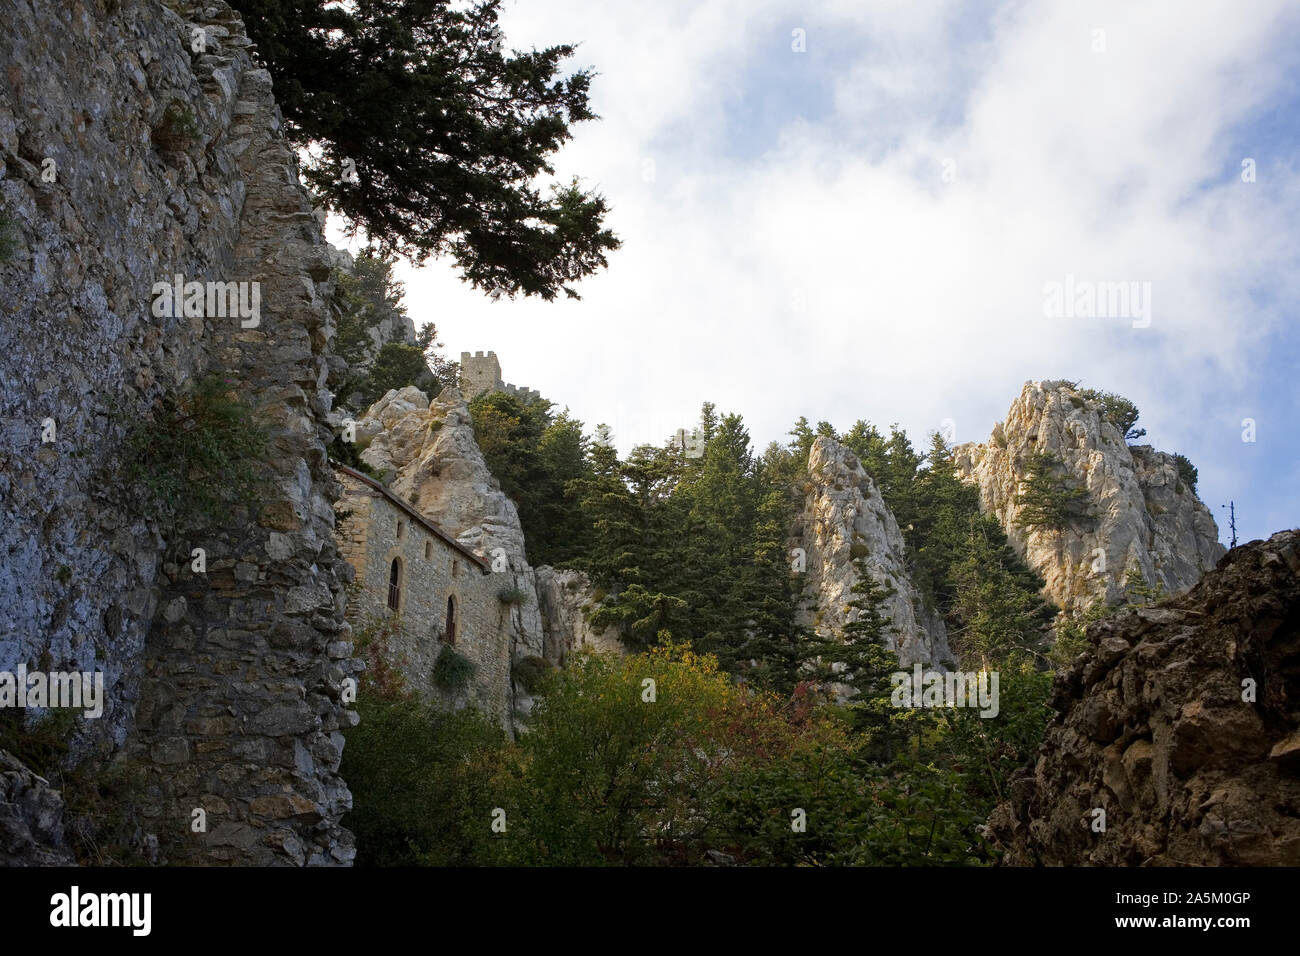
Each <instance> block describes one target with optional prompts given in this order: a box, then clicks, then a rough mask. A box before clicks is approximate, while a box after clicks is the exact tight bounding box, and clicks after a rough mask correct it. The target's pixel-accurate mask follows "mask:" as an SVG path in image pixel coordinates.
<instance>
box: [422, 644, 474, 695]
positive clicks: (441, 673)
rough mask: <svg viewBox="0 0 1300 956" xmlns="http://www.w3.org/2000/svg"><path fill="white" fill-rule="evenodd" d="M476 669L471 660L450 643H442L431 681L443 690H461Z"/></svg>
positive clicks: (472, 677) (466, 685)
mask: <svg viewBox="0 0 1300 956" xmlns="http://www.w3.org/2000/svg"><path fill="white" fill-rule="evenodd" d="M476 670H477V668H476V667H475V666H474V662H473V661H471V660H470V659H469V658H468V657H466V656H465V655H464V654H462V653H460V651H458V650H456V648H454V647H452V646H451V645H450V644H444V645H443V648H442V653H440V654H439V655H438V660H437V662H436V663H435V664H434V665H433V682H434V683H435V684H437V685H438V686H439V687H441V688H442V689H443V690H463V689H464V688H466V687H468V686H469V682H470V681H471V680H473V679H474V672H475V671H476Z"/></svg>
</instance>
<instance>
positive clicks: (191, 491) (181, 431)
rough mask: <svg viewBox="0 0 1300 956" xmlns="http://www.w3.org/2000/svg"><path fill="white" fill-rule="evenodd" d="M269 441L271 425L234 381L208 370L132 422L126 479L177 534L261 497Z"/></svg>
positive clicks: (215, 521) (149, 509) (202, 526)
mask: <svg viewBox="0 0 1300 956" xmlns="http://www.w3.org/2000/svg"><path fill="white" fill-rule="evenodd" d="M269 445H270V435H269V433H268V431H267V430H266V428H265V427H264V426H262V425H261V424H259V423H258V421H257V420H256V419H255V417H254V415H253V412H252V410H251V409H250V408H249V407H248V406H246V405H244V404H243V403H242V402H240V401H239V400H238V399H237V398H235V397H234V394H233V392H232V391H231V386H230V385H229V384H228V383H226V382H224V381H222V379H221V378H219V377H217V376H205V377H204V378H202V379H199V380H198V381H197V382H196V383H195V384H194V387H193V388H192V389H191V390H190V391H188V392H182V393H178V394H171V395H167V396H165V397H164V398H163V399H162V400H161V402H160V403H159V407H158V408H157V410H156V411H155V413H154V415H153V417H152V418H150V419H147V420H145V421H141V422H138V423H136V424H134V425H133V426H132V427H131V428H130V430H129V431H128V433H127V436H126V440H125V448H124V454H123V456H122V460H123V461H124V462H125V464H124V466H123V469H124V475H123V478H124V481H125V484H126V485H127V486H128V489H129V493H130V494H131V495H133V496H134V497H135V499H136V503H137V505H138V506H139V507H140V508H141V509H142V510H143V511H145V512H146V513H147V514H149V515H151V516H153V517H156V518H157V519H158V520H159V521H160V522H161V523H163V524H164V525H170V530H171V532H172V534H173V535H176V534H186V533H192V532H197V531H202V530H204V529H206V528H209V527H212V526H214V525H217V524H219V523H220V522H221V521H223V520H225V519H228V517H229V516H230V514H231V511H232V510H233V509H236V508H239V507H247V508H252V507H254V506H255V505H256V504H257V501H258V498H259V496H260V495H261V493H262V491H263V488H264V483H265V476H266V468H265V464H264V462H265V460H266V457H267V455H268V449H269Z"/></svg>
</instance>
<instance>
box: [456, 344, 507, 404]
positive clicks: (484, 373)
mask: <svg viewBox="0 0 1300 956" xmlns="http://www.w3.org/2000/svg"><path fill="white" fill-rule="evenodd" d="M502 384H503V383H502V381H501V363H500V362H499V361H497V353H496V352H488V353H487V354H486V355H484V354H483V353H482V352H475V353H474V354H473V355H471V354H470V353H469V352H461V353H460V390H461V393H462V394H464V395H465V396H466V397H467V398H474V397H476V396H478V395H482V394H483V393H484V392H491V391H494V390H496V389H499V388H500V387H501V386H502Z"/></svg>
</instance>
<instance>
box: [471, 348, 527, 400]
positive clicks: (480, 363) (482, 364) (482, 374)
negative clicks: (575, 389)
mask: <svg viewBox="0 0 1300 956" xmlns="http://www.w3.org/2000/svg"><path fill="white" fill-rule="evenodd" d="M460 391H461V394H462V395H464V396H465V397H466V398H477V397H478V396H479V395H483V394H485V393H487V392H505V393H506V394H507V395H511V396H513V397H515V398H517V399H519V400H520V401H521V402H524V403H528V402H535V401H537V400H538V399H539V398H541V397H542V396H541V393H540V392H536V391H534V390H533V389H531V388H525V387H524V386H522V385H512V384H510V383H509V382H505V381H503V380H502V378H501V363H500V361H498V359H497V353H496V352H474V353H473V354H470V353H469V352H461V353H460Z"/></svg>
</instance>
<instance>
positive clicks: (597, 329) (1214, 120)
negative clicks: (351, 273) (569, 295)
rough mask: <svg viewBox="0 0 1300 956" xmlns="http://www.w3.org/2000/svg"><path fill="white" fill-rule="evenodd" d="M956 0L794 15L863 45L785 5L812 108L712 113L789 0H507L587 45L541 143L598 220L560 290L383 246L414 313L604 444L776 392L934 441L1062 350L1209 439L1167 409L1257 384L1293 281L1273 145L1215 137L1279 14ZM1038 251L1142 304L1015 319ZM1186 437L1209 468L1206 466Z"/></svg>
mask: <svg viewBox="0 0 1300 956" xmlns="http://www.w3.org/2000/svg"><path fill="white" fill-rule="evenodd" d="M963 11H964V12H965V15H966V16H969V10H968V8H965V6H964V5H954V4H930V5H924V4H910V3H902V2H891V3H885V4H873V5H869V6H868V7H865V8H864V7H861V6H860V5H859V4H858V3H849V2H847V0H846V2H844V3H840V4H837V5H834V6H832V7H829V8H826V9H825V10H823V11H822V12H821V13H819V17H820V20H819V21H818V23H819V24H820V29H822V30H823V31H825V30H827V29H831V30H835V31H838V30H843V31H844V34H843V36H844V37H852V38H853V41H854V44H853V45H857V42H858V40H859V39H860V41H861V42H860V46H861V49H860V50H856V49H855V50H854V51H853V52H852V55H849V54H847V53H845V52H844V51H843V49H842V48H843V47H845V46H847V45H849V44H847V43H845V42H841V43H839V44H838V45H835V44H832V43H831V42H830V40H831V39H834V37H827V36H826V34H825V33H824V32H823V33H821V34H819V33H817V32H816V30H817V29H818V26H817V25H815V24H810V25H808V29H809V43H808V47H809V52H808V53H806V54H802V55H803V56H807V57H817V56H821V55H824V54H823V53H822V52H820V51H825V50H827V49H829V48H830V47H832V46H834V47H835V49H836V51H837V53H836V59H835V60H834V61H833V62H815V63H813V66H814V67H815V69H816V70H818V71H821V75H822V76H824V77H828V78H829V83H828V87H827V91H826V96H827V103H826V104H822V106H824V107H825V108H824V109H821V110H813V111H811V112H810V115H813V116H816V117H818V118H817V119H813V120H809V119H804V118H801V117H799V116H790V117H788V118H785V117H783V118H782V122H780V123H779V124H777V126H778V129H779V135H776V136H775V137H774V138H772V139H771V141H770V142H764V141H762V139H761V138H760V134H758V133H756V134H755V136H754V138H753V139H752V140H751V141H742V142H734V141H733V142H728V141H727V139H726V134H727V131H730V134H731V135H734V134H735V132H736V131H735V130H734V129H732V128H731V127H730V126H729V125H728V123H727V122H726V118H727V117H728V115H729V114H728V110H729V109H730V108H732V107H734V105H735V104H736V102H737V101H738V100H739V98H741V97H742V96H749V97H751V98H753V97H754V96H755V95H756V92H761V91H756V90H755V89H751V88H749V87H750V86H751V85H754V84H757V85H758V86H760V87H761V85H762V83H763V76H764V75H765V69H766V68H767V67H768V66H769V65H770V71H771V73H772V75H774V76H780V75H784V74H783V73H782V72H781V68H782V67H784V66H785V65H786V64H783V63H780V62H777V61H775V60H773V59H772V58H773V57H776V56H798V55H800V54H794V53H791V52H790V51H789V45H788V37H789V31H790V29H791V28H792V27H793V26H802V25H803V24H802V23H801V22H800V18H799V17H798V16H797V15H796V14H797V11H794V12H791V13H787V8H784V7H783V6H781V5H778V4H775V3H763V4H754V3H742V2H739V0H736V2H717V3H708V4H695V3H686V2H681V3H666V4H628V5H625V4H607V5H601V6H598V7H592V6H591V5H590V4H586V3H580V2H555V3H528V4H523V3H520V4H516V5H514V6H510V7H508V8H507V10H506V14H505V26H506V34H507V38H508V41H509V42H510V43H511V44H513V45H516V46H529V45H534V44H535V45H538V46H542V45H547V44H550V43H557V42H567V41H571V40H581V41H583V46H582V47H581V49H580V51H579V55H578V57H577V58H576V61H575V65H577V66H584V65H587V64H591V65H594V66H595V67H596V68H597V69H598V70H599V72H600V74H601V75H600V76H599V77H598V78H597V80H596V83H595V90H594V100H595V106H596V109H597V111H598V112H600V113H601V114H602V116H603V119H602V120H601V121H600V122H599V123H597V124H587V125H586V126H585V127H579V128H578V129H577V130H576V133H577V138H576V140H575V141H574V142H573V143H572V144H570V146H569V147H567V148H566V149H565V151H564V155H563V157H562V158H561V159H560V160H559V162H558V164H557V165H558V166H559V167H560V172H561V173H562V174H569V173H572V172H578V173H580V174H582V175H584V176H585V177H587V178H588V180H589V182H591V183H594V184H596V185H597V186H598V187H599V188H601V189H602V191H604V192H605V193H606V194H607V196H608V197H609V199H610V201H611V202H612V204H613V206H614V211H613V215H612V218H611V224H612V226H613V227H614V228H615V230H616V231H617V232H618V233H619V234H620V235H621V237H622V238H623V240H624V248H623V249H621V250H619V251H618V252H616V253H614V255H613V256H612V261H611V266H610V269H609V270H608V271H607V272H606V273H604V274H602V275H599V276H596V277H594V278H592V279H590V280H588V281H586V282H585V283H583V284H582V287H581V289H580V291H581V292H582V294H583V297H584V298H583V301H582V302H579V303H574V302H556V303H541V302H532V301H517V302H513V303H512V302H499V303H491V302H489V301H487V300H486V299H484V298H483V297H482V296H481V295H479V294H477V293H475V292H474V291H473V290H471V289H469V288H468V287H467V286H464V285H462V284H461V283H459V281H458V280H457V279H456V278H455V277H454V275H453V273H452V271H451V269H450V266H449V265H447V264H442V263H434V264H431V265H430V266H429V267H428V268H426V269H424V270H422V271H421V272H419V273H414V274H408V275H406V276H405V278H406V281H407V288H408V304H409V305H410V306H411V309H412V313H413V315H414V316H415V317H416V319H417V321H425V320H432V321H435V322H437V324H438V328H439V330H440V332H441V334H442V337H443V339H444V341H446V342H447V343H448V345H449V347H450V351H451V352H452V353H453V357H456V356H458V353H459V351H460V350H461V349H466V350H471V351H472V350H475V349H493V350H495V351H496V352H497V353H498V355H499V356H500V358H501V361H502V365H503V369H504V371H505V375H506V377H507V378H508V379H510V380H511V381H514V382H516V383H519V384H528V385H530V386H531V387H534V388H538V389H540V390H541V391H542V393H543V394H545V395H546V396H547V397H549V398H551V399H552V400H554V401H556V402H558V403H559V404H561V405H566V404H567V405H569V406H570V407H571V408H572V409H573V410H574V412H575V413H576V414H577V415H578V416H579V417H581V418H583V419H584V420H585V421H587V423H588V424H589V425H594V424H595V423H596V422H598V421H607V422H609V423H610V424H612V425H613V426H614V428H615V431H616V440H617V441H618V444H619V445H620V447H622V448H624V449H625V450H626V448H627V447H629V446H630V445H631V444H632V443H634V442H640V441H654V442H658V441H660V440H662V439H663V438H664V437H666V436H667V434H668V433H669V432H670V431H671V430H672V428H674V427H676V426H677V425H678V424H689V423H690V422H691V421H692V420H693V419H694V417H695V415H696V413H697V411H698V407H699V403H700V402H701V401H702V400H704V399H710V400H713V401H715V402H717V403H718V405H719V407H720V408H721V409H723V410H735V411H740V412H742V413H744V415H745V417H746V420H747V422H748V424H749V426H750V431H751V434H752V435H753V437H754V439H755V441H756V442H758V443H759V445H760V447H761V446H762V445H763V444H765V443H766V442H767V441H768V440H770V439H772V438H781V437H783V435H784V432H785V431H786V429H787V428H788V427H789V425H790V423H791V422H793V420H794V419H795V418H796V417H797V416H799V415H801V414H806V415H808V416H809V417H810V418H812V419H813V420H817V419H819V418H828V419H831V420H833V421H835V422H836V423H837V424H840V425H845V426H847V425H848V424H850V423H851V422H852V421H853V420H854V419H855V418H858V417H865V418H870V419H872V420H874V421H876V422H877V423H878V424H882V425H883V424H888V423H889V422H890V421H894V420H898V421H900V422H901V423H903V424H904V425H905V426H906V427H908V429H909V431H910V432H911V433H912V434H913V438H914V440H915V441H917V442H918V443H922V442H923V441H924V438H923V435H924V432H925V431H926V430H928V429H930V428H933V427H937V425H938V423H939V422H940V421H941V420H942V419H944V418H953V419H955V420H956V422H957V426H958V440H971V439H979V440H982V439H984V438H986V437H987V434H988V431H989V429H990V427H991V425H992V423H993V422H994V421H995V420H997V419H998V418H1000V417H1001V416H1002V415H1003V414H1004V413H1005V410H1006V407H1007V405H1008V404H1009V403H1010V401H1011V399H1012V398H1013V397H1014V395H1015V394H1016V393H1017V392H1018V390H1019V388H1020V385H1021V383H1022V382H1023V381H1025V380H1026V379H1029V378H1049V377H1067V378H1081V379H1083V380H1084V381H1085V382H1086V383H1087V384H1091V385H1095V386H1097V387H1102V388H1108V389H1113V390H1116V391H1120V392H1122V393H1124V394H1128V395H1129V396H1130V397H1132V398H1133V399H1134V400H1135V401H1136V402H1137V403H1138V404H1139V406H1140V407H1141V408H1142V409H1143V417H1144V423H1147V424H1148V427H1150V428H1151V429H1152V433H1153V436H1154V435H1156V434H1157V432H1158V431H1159V430H1160V429H1164V430H1165V433H1171V432H1177V433H1178V434H1180V435H1182V436H1185V437H1186V438H1187V440H1188V442H1189V444H1188V445H1187V446H1186V449H1187V450H1188V451H1189V454H1193V458H1194V459H1195V457H1196V454H1195V453H1196V452H1198V451H1199V453H1201V454H1202V455H1203V456H1212V455H1213V454H1217V452H1214V451H1212V449H1214V448H1217V447H1218V445H1217V444H1216V443H1215V441H1217V439H1216V440H1215V441H1211V440H1210V439H1209V438H1206V437H1204V436H1201V437H1199V438H1198V435H1197V434H1196V433H1194V432H1193V433H1190V434H1189V432H1190V429H1188V428H1187V426H1186V423H1187V422H1188V421H1189V420H1192V421H1204V422H1215V423H1218V422H1226V423H1227V425H1226V426H1224V427H1227V426H1230V425H1232V424H1233V423H1234V422H1235V421H1238V420H1239V418H1240V415H1239V414H1238V412H1237V411H1236V409H1237V408H1238V406H1239V405H1241V404H1242V403H1243V402H1244V403H1246V404H1249V403H1250V402H1251V401H1252V400H1253V399H1251V398H1250V396H1251V395H1252V394H1258V393H1259V392H1260V390H1262V388H1263V386H1262V385H1260V384H1259V383H1257V382H1252V381H1251V379H1250V376H1249V374H1248V371H1249V367H1248V358H1249V357H1250V355H1251V354H1252V353H1251V351H1250V349H1251V347H1252V343H1254V342H1255V341H1257V340H1258V339H1259V338H1261V337H1262V336H1264V335H1265V334H1267V333H1268V332H1269V330H1270V329H1271V328H1273V326H1274V325H1275V324H1276V322H1277V321H1278V316H1277V315H1274V314H1271V313H1269V312H1267V311H1261V310H1260V309H1259V308H1258V306H1257V305H1254V304H1252V302H1251V301H1250V299H1249V295H1250V293H1251V291H1252V290H1254V289H1256V288H1258V287H1259V286H1260V285H1264V286H1268V287H1271V288H1273V289H1274V290H1277V291H1280V292H1281V293H1282V298H1283V300H1284V301H1285V300H1286V299H1287V298H1288V297H1289V298H1290V299H1291V300H1292V301H1294V298H1295V293H1296V291H1297V288H1296V284H1297V279H1296V278H1295V276H1294V272H1293V266H1294V262H1295V261H1297V258H1298V255H1297V254H1298V253H1300V242H1298V241H1297V240H1298V238H1300V225H1298V224H1300V216H1297V213H1300V188H1297V186H1296V185H1295V183H1296V179H1295V176H1294V173H1295V172H1296V170H1295V167H1294V162H1293V161H1291V165H1287V164H1286V163H1285V162H1283V161H1282V160H1281V159H1280V158H1279V157H1276V156H1268V155H1262V156H1260V157H1259V162H1260V164H1261V174H1260V182H1258V183H1256V184H1243V183H1241V182H1240V181H1239V180H1238V179H1237V178H1236V176H1235V173H1234V170H1235V169H1236V168H1237V167H1238V164H1239V161H1240V158H1241V157H1239V156H1236V155H1234V154H1232V150H1234V149H1235V150H1238V151H1239V150H1240V147H1239V146H1238V145H1237V144H1236V143H1235V141H1234V138H1233V133H1234V131H1235V130H1236V129H1237V128H1238V127H1239V126H1240V125H1241V124H1243V123H1245V122H1247V121H1248V120H1250V119H1251V117H1252V115H1253V112H1254V111H1255V110H1257V109H1258V108H1259V107H1260V106H1261V105H1264V104H1267V103H1268V102H1270V101H1271V100H1272V99H1274V98H1275V97H1277V96H1279V95H1281V91H1282V90H1283V88H1284V84H1285V83H1286V78H1285V71H1284V70H1283V68H1282V64H1281V63H1280V58H1281V57H1282V56H1284V55H1285V52H1286V47H1287V44H1288V43H1289V44H1290V45H1291V46H1294V40H1295V36H1296V32H1297V30H1296V26H1297V24H1296V18H1295V16H1294V14H1288V13H1285V12H1284V11H1285V5H1284V4H1282V3H1268V2H1259V3H1253V4H1251V5H1250V8H1249V13H1248V14H1246V13H1244V12H1243V8H1242V7H1241V6H1240V5H1239V4H1229V3H1195V4H1194V3H1188V2H1170V3H1131V2H1115V3H1091V4H1088V5H1086V6H1085V5H1077V4H1065V3H1061V4H1046V5H1041V4H1028V5H1023V6H1022V5H1018V4H1017V5H1008V6H1006V7H1005V8H1003V9H1001V10H1000V11H998V13H997V14H996V17H995V19H994V22H993V23H992V24H991V26H989V28H988V29H987V30H986V31H983V32H977V31H975V30H973V29H971V26H972V25H966V26H962V25H961V23H960V21H959V20H958V15H959V13H962V12H963ZM853 21H856V22H853ZM1095 28H1101V29H1104V30H1105V31H1106V52H1104V53H1095V52H1093V50H1092V42H1093V33H1092V31H1093V29H1095ZM840 39H843V38H842V37H841V38H840ZM985 39H987V42H984V41H985ZM841 57H842V58H843V62H841V60H840V58H841ZM758 102H762V98H761V97H759V99H758ZM945 111H946V112H945ZM941 114H942V115H941ZM954 120H955V121H956V122H954ZM1267 146H1268V144H1267V143H1261V144H1259V147H1258V149H1259V150H1260V151H1261V152H1262V153H1263V152H1266V150H1267ZM646 158H653V159H654V161H655V173H656V177H655V181H654V182H652V183H647V182H645V181H643V178H642V171H643V160H644V159H646ZM947 158H951V159H953V160H954V161H955V163H956V170H957V180H956V182H955V183H952V184H945V183H944V182H942V180H941V178H940V174H941V172H942V163H943V160H944V159H947ZM1225 170H1226V172H1225ZM1207 187H1208V188H1207ZM1067 273H1072V274H1074V275H1075V276H1077V277H1079V278H1081V279H1092V280H1138V281H1150V282H1151V283H1153V306H1154V310H1153V321H1152V324H1151V326H1150V328H1146V329H1134V328H1132V327H1131V326H1130V324H1129V323H1127V322H1125V321H1124V320H1118V319H1093V320H1083V319H1075V320H1062V319H1056V320H1051V319H1047V318H1045V317H1044V315H1043V284H1044V283H1045V282H1049V281H1053V280H1061V279H1063V278H1064V276H1065V275H1066V274H1067ZM799 303H802V311H798V310H797V309H798V307H799ZM1207 369H1208V370H1215V371H1217V373H1218V374H1219V375H1221V377H1219V378H1215V377H1213V376H1210V377H1207V376H1206V374H1205V373H1206V370H1207ZM1190 381H1195V382H1196V383H1197V385H1198V388H1197V389H1194V390H1193V389H1189V388H1187V383H1188V382H1190ZM1216 427H1217V425H1216ZM1233 434H1234V435H1235V432H1234V433H1233ZM1162 447H1167V445H1164V444H1162ZM1201 464H1202V474H1203V475H1208V476H1210V481H1211V483H1213V482H1214V481H1221V482H1223V483H1227V482H1228V481H1230V480H1231V479H1232V477H1233V475H1234V472H1233V468H1234V467H1236V466H1234V465H1233V464H1232V463H1230V462H1223V463H1220V462H1217V461H1213V460H1203V461H1202V462H1201ZM1205 481H1206V479H1205V478H1203V485H1202V487H1203V488H1204V487H1205Z"/></svg>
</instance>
